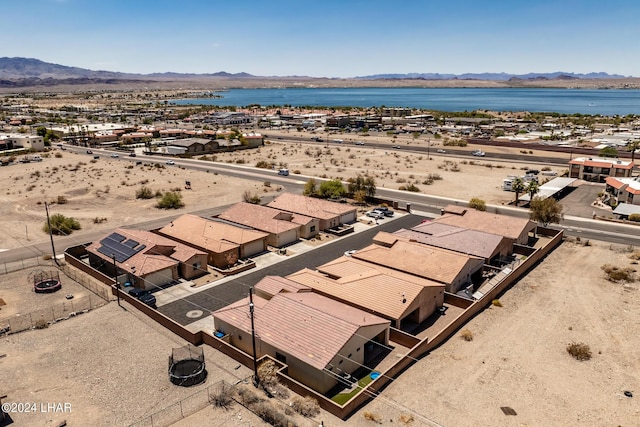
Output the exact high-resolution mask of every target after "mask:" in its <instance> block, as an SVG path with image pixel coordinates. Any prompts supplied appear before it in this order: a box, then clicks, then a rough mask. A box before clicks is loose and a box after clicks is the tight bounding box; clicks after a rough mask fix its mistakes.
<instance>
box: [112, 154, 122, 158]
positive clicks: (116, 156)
mask: <svg viewBox="0 0 640 427" xmlns="http://www.w3.org/2000/svg"><path fill="white" fill-rule="evenodd" d="M111 157H113V158H114V159H117V158H118V157H120V156H118V155H117V154H116V153H113V154H111Z"/></svg>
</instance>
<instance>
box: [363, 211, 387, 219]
mask: <svg viewBox="0 0 640 427" xmlns="http://www.w3.org/2000/svg"><path fill="white" fill-rule="evenodd" d="M365 215H366V216H368V217H370V218H375V219H384V214H383V213H382V212H378V211H369V212H367V213H365Z"/></svg>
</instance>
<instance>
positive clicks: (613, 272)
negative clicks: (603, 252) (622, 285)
mask: <svg viewBox="0 0 640 427" xmlns="http://www.w3.org/2000/svg"><path fill="white" fill-rule="evenodd" d="M600 268H601V269H602V271H604V274H605V275H606V277H607V280H609V281H610V282H635V280H636V274H635V273H636V270H635V269H634V268H631V267H624V268H620V267H616V266H613V265H610V264H604V265H602V266H601V267H600Z"/></svg>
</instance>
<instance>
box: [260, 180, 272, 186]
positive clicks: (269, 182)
mask: <svg viewBox="0 0 640 427" xmlns="http://www.w3.org/2000/svg"><path fill="white" fill-rule="evenodd" d="M262 185H264V186H265V187H271V181H265V182H263V183H262Z"/></svg>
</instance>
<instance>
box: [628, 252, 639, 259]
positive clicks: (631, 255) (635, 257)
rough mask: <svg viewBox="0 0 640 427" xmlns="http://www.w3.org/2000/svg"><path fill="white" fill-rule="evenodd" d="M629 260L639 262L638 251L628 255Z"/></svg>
mask: <svg viewBox="0 0 640 427" xmlns="http://www.w3.org/2000/svg"><path fill="white" fill-rule="evenodd" d="M629 258H631V259H633V260H636V261H637V260H639V259H640V251H633V252H631V253H630V254H629Z"/></svg>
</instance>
